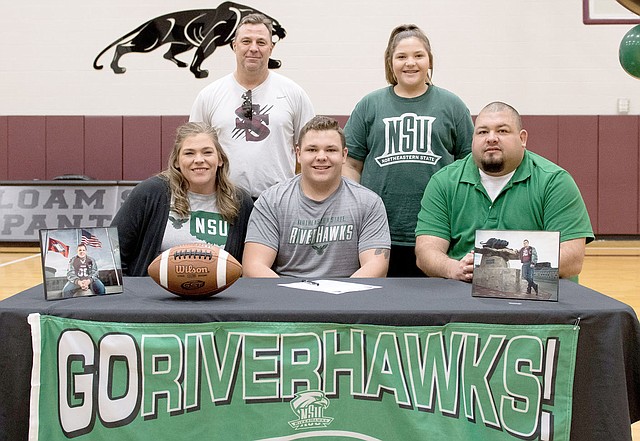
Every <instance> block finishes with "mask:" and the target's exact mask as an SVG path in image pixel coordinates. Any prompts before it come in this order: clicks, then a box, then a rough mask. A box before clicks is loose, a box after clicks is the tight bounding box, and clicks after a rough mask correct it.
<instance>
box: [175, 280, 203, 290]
mask: <svg viewBox="0 0 640 441" xmlns="http://www.w3.org/2000/svg"><path fill="white" fill-rule="evenodd" d="M204 284H205V283H204V280H190V281H188V282H184V283H183V284H181V285H180V286H181V287H182V288H183V289H186V290H189V291H191V290H194V289H200V288H202V287H203V286H204Z"/></svg>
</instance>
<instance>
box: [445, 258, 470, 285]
mask: <svg viewBox="0 0 640 441" xmlns="http://www.w3.org/2000/svg"><path fill="white" fill-rule="evenodd" d="M454 262H455V261H454ZM450 278H451V279H455V280H462V281H463V282H471V281H472V280H473V251H472V252H470V253H467V255H466V256H464V257H463V258H462V259H460V260H459V261H457V262H455V264H454V266H453V271H452V274H451V277H450Z"/></svg>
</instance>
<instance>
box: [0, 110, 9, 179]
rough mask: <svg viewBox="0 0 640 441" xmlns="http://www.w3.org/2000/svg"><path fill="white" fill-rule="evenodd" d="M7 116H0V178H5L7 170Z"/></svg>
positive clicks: (6, 177)
mask: <svg viewBox="0 0 640 441" xmlns="http://www.w3.org/2000/svg"><path fill="white" fill-rule="evenodd" d="M8 124H9V123H8V118H7V117H6V116H0V179H4V180H7V179H9V178H8V172H9V154H8V153H9V152H8V147H7V146H8V141H7V129H8Z"/></svg>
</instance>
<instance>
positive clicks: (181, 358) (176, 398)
mask: <svg viewBox="0 0 640 441" xmlns="http://www.w3.org/2000/svg"><path fill="white" fill-rule="evenodd" d="M29 323H30V324H31V330H32V338H33V348H34V354H33V372H32V381H31V384H32V388H31V415H30V426H29V440H31V441H36V440H40V441H57V440H65V441H68V440H70V439H77V440H104V441H111V440H134V439H135V440H151V441H159V440H191V439H194V440H233V441H243V440H251V441H256V440H261V441H266V440H270V441H271V440H297V439H310V440H352V439H354V440H355V439H357V440H385V441H396V440H403V441H407V440H474V441H477V440H525V439H526V440H553V441H568V440H569V431H570V427H571V405H572V391H573V375H574V368H575V358H576V347H577V341H578V330H579V328H578V327H577V326H573V325H539V326H531V325H495V324H469V323H451V324H448V325H445V326H415V327H394V326H377V325H344V324H333V323H253V322H251V323H249V322H222V323H218V322H216V323H200V324H192V323H190V324H160V323H153V324H149V323H106V322H91V321H82V320H72V319H65V318H59V317H52V316H41V315H39V314H32V315H30V316H29Z"/></svg>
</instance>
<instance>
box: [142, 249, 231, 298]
mask: <svg viewBox="0 0 640 441" xmlns="http://www.w3.org/2000/svg"><path fill="white" fill-rule="evenodd" d="M147 271H148V272H149V276H150V277H151V278H152V279H153V280H154V281H155V282H156V283H157V284H158V285H160V286H161V287H163V288H164V289H166V290H167V291H169V292H172V293H173V294H177V295H179V296H182V297H190V298H202V297H209V296H212V295H214V294H217V293H219V292H220V291H222V290H224V289H226V288H228V287H229V286H231V285H232V284H233V282H235V281H236V280H238V279H239V278H240V276H241V275H242V265H241V264H240V263H239V262H238V261H237V260H236V259H235V258H234V257H233V256H232V255H231V254H229V253H227V252H226V251H225V250H223V249H222V248H220V247H217V246H214V245H208V244H204V243H191V244H186V245H179V246H175V247H172V248H169V249H168V250H166V251H164V252H163V253H162V254H160V255H159V256H158V257H156V258H155V259H154V260H153V262H151V264H150V265H149V267H148V269H147Z"/></svg>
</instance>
